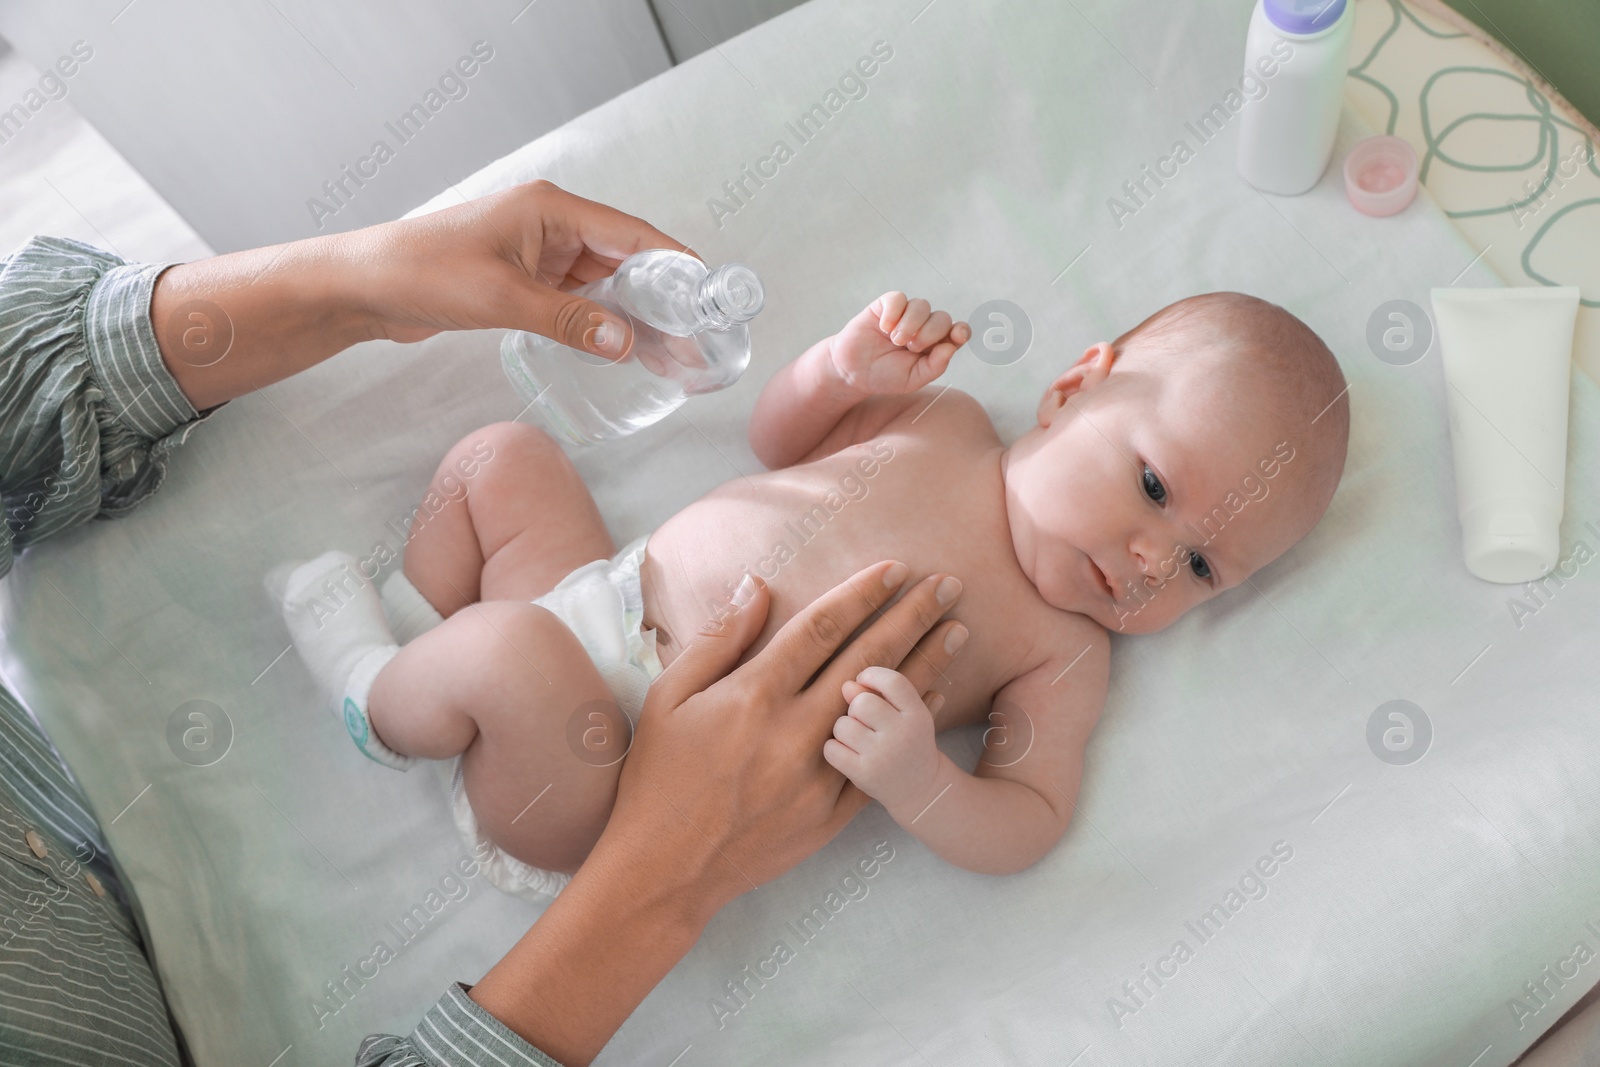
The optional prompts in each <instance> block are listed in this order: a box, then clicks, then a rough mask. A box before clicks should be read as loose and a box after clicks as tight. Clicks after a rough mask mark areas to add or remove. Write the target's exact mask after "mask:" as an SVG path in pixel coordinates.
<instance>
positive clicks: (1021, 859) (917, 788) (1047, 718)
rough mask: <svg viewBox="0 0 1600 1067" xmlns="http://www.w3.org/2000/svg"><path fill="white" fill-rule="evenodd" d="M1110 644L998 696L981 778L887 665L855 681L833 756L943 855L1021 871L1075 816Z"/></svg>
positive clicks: (971, 866)
mask: <svg viewBox="0 0 1600 1067" xmlns="http://www.w3.org/2000/svg"><path fill="white" fill-rule="evenodd" d="M1108 649H1109V643H1108V642H1107V641H1106V640H1105V639H1104V636H1103V634H1102V635H1098V639H1097V640H1093V641H1090V642H1089V648H1088V649H1087V650H1083V649H1077V650H1073V651H1072V653H1071V654H1070V655H1068V656H1065V657H1063V658H1060V659H1059V660H1057V659H1055V658H1052V659H1051V660H1050V661H1049V662H1047V663H1045V664H1042V665H1041V666H1039V667H1037V668H1035V669H1034V670H1032V671H1029V672H1028V673H1027V674H1024V675H1021V676H1020V677H1018V678H1016V679H1013V680H1012V681H1011V682H1010V683H1008V684H1007V685H1006V686H1004V687H1003V688H1002V689H1001V690H1000V691H999V692H998V693H996V694H995V700H994V710H993V711H991V712H990V714H989V717H990V721H991V723H992V725H991V726H990V727H989V729H988V730H987V731H985V733H984V752H983V757H982V758H981V759H980V760H979V761H978V767H977V771H976V773H974V774H968V773H967V772H966V771H963V770H962V769H961V768H960V767H957V766H956V765H955V763H954V762H953V761H952V760H951V759H950V758H949V757H948V756H946V755H944V754H943V753H941V752H940V751H939V750H938V748H937V747H936V746H935V745H934V741H933V735H934V715H933V714H930V713H929V711H928V709H927V706H926V705H924V704H923V702H922V700H921V698H920V697H919V696H918V695H917V693H916V692H915V690H914V689H913V688H912V687H911V686H910V684H909V683H907V682H906V680H905V678H904V676H902V675H900V674H898V673H896V672H894V671H891V670H888V669H887V668H882V667H869V668H868V669H867V670H865V671H863V672H862V673H861V674H860V675H858V676H857V680H856V681H857V684H855V685H854V686H852V685H851V683H848V682H847V683H845V684H846V690H845V697H846V699H847V700H849V701H850V710H849V714H847V715H843V716H841V717H840V718H839V721H838V722H837V723H836V724H835V726H834V736H833V738H832V739H830V740H829V741H827V742H826V743H825V745H824V748H823V755H824V757H825V758H826V759H827V760H828V762H829V763H831V764H832V765H833V766H834V767H835V768H837V769H838V770H839V771H840V772H841V773H842V774H844V775H845V776H846V777H847V778H849V779H850V780H851V781H853V782H854V783H855V784H856V785H857V786H858V787H859V788H860V789H861V790H862V791H863V792H865V793H867V794H868V795H869V796H872V797H873V798H875V799H877V800H878V801H880V802H881V803H882V804H883V805H884V807H885V808H887V809H888V811H889V814H890V815H891V816H892V817H893V818H894V820H895V822H897V823H899V824H900V825H901V826H902V827H904V828H905V829H906V830H907V831H908V832H910V833H911V834H912V835H914V836H915V837H917V838H918V839H919V840H921V841H922V842H923V844H925V845H927V846H928V847H929V848H931V849H932V850H933V851H934V852H935V853H937V854H938V855H939V856H940V857H941V858H942V859H944V860H946V861H948V862H950V863H954V864H955V865H956V866H958V867H964V868H966V869H967V870H969V871H977V872H978V873H980V874H1014V873H1015V872H1017V871H1021V870H1024V869H1026V868H1028V867H1030V866H1032V865H1033V864H1034V863H1035V862H1036V861H1037V860H1038V859H1039V858H1040V857H1041V856H1043V855H1044V854H1045V853H1046V852H1048V851H1049V850H1050V848H1051V847H1052V846H1053V845H1054V844H1055V843H1056V842H1057V841H1059V840H1060V839H1061V835H1062V834H1063V833H1065V832H1066V828H1067V824H1068V823H1069V822H1070V821H1071V819H1072V812H1073V811H1074V809H1075V805H1076V802H1077V796H1078V783H1079V780H1080V778H1081V776H1082V773H1083V750H1084V747H1085V746H1086V745H1087V744H1088V741H1089V734H1090V732H1091V731H1092V730H1093V729H1094V724H1095V722H1096V721H1097V720H1098V718H1099V716H1100V711H1101V709H1102V708H1103V707H1104V705H1105V694H1106V679H1107V675H1108V673H1109V667H1108V664H1109V652H1108ZM1080 652H1083V653H1085V654H1083V655H1082V658H1081V659H1079V660H1078V661H1077V662H1075V663H1074V662H1073V657H1076V656H1077V655H1078V654H1079V653H1080ZM1069 665H1071V671H1070V673H1066V674H1063V671H1064V670H1066V668H1067V667H1068V666H1069ZM936 703H937V702H936Z"/></svg>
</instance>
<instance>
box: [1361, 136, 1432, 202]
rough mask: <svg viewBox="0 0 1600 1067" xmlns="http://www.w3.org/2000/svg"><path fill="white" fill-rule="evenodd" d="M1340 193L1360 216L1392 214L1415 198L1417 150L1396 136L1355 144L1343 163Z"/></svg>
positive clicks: (1369, 139)
mask: <svg viewBox="0 0 1600 1067" xmlns="http://www.w3.org/2000/svg"><path fill="white" fill-rule="evenodd" d="M1344 191H1345V194H1346V195H1347V196H1349V197H1350V203H1352V204H1354V205H1355V208H1356V210H1357V211H1359V212H1361V213H1362V214H1363V215H1374V216H1380V217H1381V216H1384V215H1393V214H1396V213H1398V212H1400V211H1403V210H1405V206H1406V205H1407V204H1409V203H1411V200H1412V198H1413V197H1415V196H1416V195H1417V150H1416V149H1414V148H1412V147H1411V145H1410V143H1409V142H1408V141H1406V140H1404V139H1403V138H1400V137H1391V136H1389V135H1388V134H1379V135H1378V136H1376V137H1367V138H1364V139H1363V140H1360V141H1357V142H1356V144H1355V147H1354V148H1352V149H1350V154H1349V155H1348V156H1346V157H1345V160H1344Z"/></svg>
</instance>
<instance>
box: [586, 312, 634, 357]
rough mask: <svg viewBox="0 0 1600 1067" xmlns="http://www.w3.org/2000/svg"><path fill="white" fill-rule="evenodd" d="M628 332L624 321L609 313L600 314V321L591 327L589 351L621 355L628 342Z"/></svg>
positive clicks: (607, 354) (599, 353) (598, 353)
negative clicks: (619, 320)
mask: <svg viewBox="0 0 1600 1067" xmlns="http://www.w3.org/2000/svg"><path fill="white" fill-rule="evenodd" d="M627 337H628V333H627V330H626V329H625V328H624V327H623V325H622V323H620V322H618V321H617V320H616V319H614V318H612V317H611V316H609V315H603V316H600V322H599V323H598V324H597V325H595V326H592V327H590V329H589V337H588V340H589V351H591V352H594V353H596V354H597V355H604V356H620V355H622V352H623V349H624V347H625V346H626V344H627Z"/></svg>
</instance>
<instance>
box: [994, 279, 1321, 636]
mask: <svg viewBox="0 0 1600 1067" xmlns="http://www.w3.org/2000/svg"><path fill="white" fill-rule="evenodd" d="M1344 393H1345V381H1344V374H1343V373H1342V372H1341V371H1340V369H1339V363H1338V361H1337V360H1336V359H1334V356H1333V353H1332V352H1330V351H1328V346H1327V345H1325V344H1323V343H1322V340H1321V339H1320V338H1319V337H1317V335H1316V334H1315V333H1313V332H1312V331H1311V329H1310V328H1309V327H1308V326H1306V324H1305V323H1303V322H1301V321H1300V320H1299V319H1297V318H1295V316H1293V315H1291V314H1290V313H1289V312H1287V311H1285V310H1283V309H1282V308H1280V307H1278V306H1277V305H1275V304H1269V303H1267V302H1266V301H1265V300H1260V299H1257V298H1256V297H1253V296H1246V295H1244V294H1243V293H1206V294H1204V295H1202V296H1192V297H1189V298H1188V299H1186V300H1180V301H1178V302H1177V303H1175V304H1170V305H1168V306H1167V307H1164V308H1162V309H1161V310H1160V311H1158V312H1156V313H1155V314H1154V315H1151V316H1150V317H1149V318H1148V319H1145V320H1144V321H1143V322H1141V323H1140V324H1139V325H1138V326H1135V327H1134V328H1133V329H1132V330H1129V331H1128V332H1127V333H1125V334H1123V335H1122V336H1121V337H1119V338H1117V339H1116V340H1115V341H1112V342H1109V343H1108V342H1105V341H1101V342H1100V343H1098V344H1096V345H1094V346H1092V347H1091V348H1090V349H1089V350H1088V351H1086V352H1085V353H1084V354H1083V357H1082V358H1081V359H1079V360H1078V361H1077V363H1075V364H1074V365H1073V366H1072V367H1071V368H1069V369H1068V370H1067V371H1066V372H1065V373H1063V374H1062V375H1061V376H1060V377H1059V378H1057V379H1056V380H1055V381H1054V382H1052V383H1050V386H1049V387H1048V388H1047V389H1046V390H1045V394H1044V398H1043V399H1042V400H1041V401H1040V402H1039V413H1038V424H1037V425H1036V426H1034V427H1032V428H1031V429H1030V430H1029V431H1028V432H1027V433H1025V434H1023V436H1022V437H1021V438H1019V439H1018V440H1017V441H1016V442H1015V443H1014V444H1013V445H1012V446H1011V447H1010V448H1009V449H1008V450H1007V452H1006V456H1005V459H1004V460H1003V461H1002V470H1003V472H1004V477H1005V487H1006V488H1005V492H1006V511H1007V518H1008V521H1009V522H1010V526H1011V541H1012V546H1013V547H1014V548H1015V549H1016V553H1017V560H1018V562H1019V563H1020V564H1021V566H1022V569H1023V572H1024V573H1025V574H1026V575H1027V576H1028V579H1029V580H1030V581H1032V582H1033V584H1034V585H1035V586H1036V587H1037V588H1038V590H1039V594H1040V596H1042V597H1043V598H1044V599H1045V601H1046V602H1048V603H1050V604H1051V605H1053V606H1055V607H1057V608H1061V609H1062V610H1066V611H1077V612H1081V613H1083V614H1085V615H1088V616H1090V617H1091V618H1093V619H1095V620H1097V621H1099V622H1100V623H1101V624H1102V625H1104V626H1106V627H1107V628H1109V629H1112V630H1119V631H1121V632H1123V633H1153V632H1154V631H1156V630H1160V629H1162V628H1163V627H1165V626H1167V625H1168V624H1169V623H1171V622H1173V621H1174V620H1175V619H1177V618H1178V617H1179V616H1180V615H1182V614H1183V613H1184V612H1185V611H1188V610H1189V609H1190V608H1191V607H1193V606H1194V605H1196V604H1198V603H1200V602H1201V601H1203V600H1208V599H1210V598H1211V597H1213V596H1215V595H1216V594H1218V593H1220V592H1222V591H1223V590H1226V589H1231V588H1233V587H1234V586H1236V585H1241V584H1243V583H1244V581H1245V579H1246V578H1248V577H1249V576H1250V575H1251V574H1253V573H1255V571H1257V570H1258V569H1260V568H1261V567H1264V566H1266V565H1267V564H1268V563H1271V562H1272V561H1273V560H1275V559H1277V558H1278V557H1279V556H1280V555H1282V554H1283V553H1284V552H1285V551H1286V550H1287V549H1288V548H1289V546H1291V545H1293V544H1294V543H1295V542H1296V541H1298V540H1300V538H1302V537H1304V536H1305V535H1306V533H1307V532H1308V531H1310V529H1311V528H1312V527H1313V526H1315V525H1316V523H1317V520H1318V519H1320V518H1321V517H1322V513H1323V512H1324V511H1326V510H1327V507H1328V501H1329V500H1330V499H1331V498H1332V497H1333V491H1334V489H1335V488H1337V487H1338V484H1339V476H1340V474H1341V473H1342V472H1343V470H1344V458H1345V447H1346V444H1347V442H1348V440H1349V436H1350V410H1349V402H1348V400H1347V399H1346V398H1345V396H1344ZM1102 574H1103V575H1104V577H1105V580H1106V581H1107V582H1109V584H1110V587H1111V589H1110V590H1109V591H1108V590H1107V588H1106V586H1105V584H1103V583H1102V580H1101V575H1102Z"/></svg>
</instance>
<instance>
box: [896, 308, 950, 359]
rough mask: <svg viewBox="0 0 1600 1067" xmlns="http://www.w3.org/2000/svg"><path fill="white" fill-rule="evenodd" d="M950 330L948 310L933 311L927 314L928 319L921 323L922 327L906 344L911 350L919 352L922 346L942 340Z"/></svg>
mask: <svg viewBox="0 0 1600 1067" xmlns="http://www.w3.org/2000/svg"><path fill="white" fill-rule="evenodd" d="M949 332H950V313H949V312H948V311H935V312H934V313H933V314H932V315H929V316H928V321H927V322H925V323H923V324H922V329H920V330H918V331H917V335H916V336H915V337H913V338H912V339H911V341H910V342H909V343H908V344H907V345H906V347H907V348H909V349H911V351H913V352H921V351H922V350H923V349H924V348H927V347H928V346H929V345H932V344H934V343H936V342H938V341H942V340H944V338H945V336H946V335H947V334H948V333H949Z"/></svg>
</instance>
